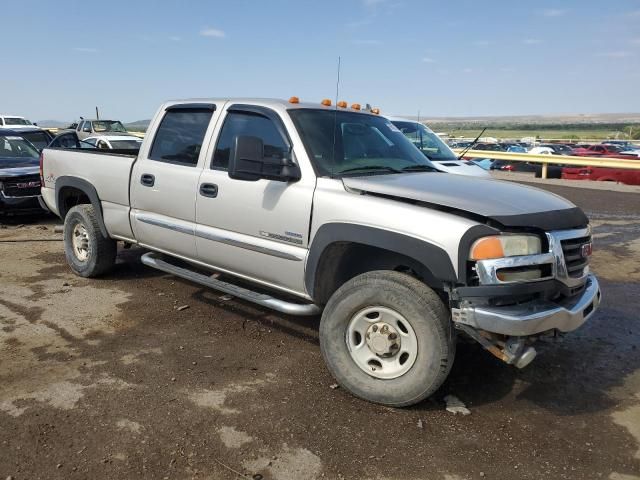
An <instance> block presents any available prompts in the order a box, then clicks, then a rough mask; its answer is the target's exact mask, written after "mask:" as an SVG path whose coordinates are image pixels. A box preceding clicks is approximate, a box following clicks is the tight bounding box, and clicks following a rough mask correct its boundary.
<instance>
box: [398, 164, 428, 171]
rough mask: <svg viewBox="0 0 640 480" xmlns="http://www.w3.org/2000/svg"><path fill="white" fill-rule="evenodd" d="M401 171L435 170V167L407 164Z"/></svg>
mask: <svg viewBox="0 0 640 480" xmlns="http://www.w3.org/2000/svg"><path fill="white" fill-rule="evenodd" d="M402 171H403V172H435V171H436V169H435V168H433V167H430V166H429V165H409V166H408V167H403V168H402Z"/></svg>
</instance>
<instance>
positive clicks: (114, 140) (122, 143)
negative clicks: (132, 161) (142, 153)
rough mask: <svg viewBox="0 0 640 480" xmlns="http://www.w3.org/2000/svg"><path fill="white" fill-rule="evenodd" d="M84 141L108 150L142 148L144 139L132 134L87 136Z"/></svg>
mask: <svg viewBox="0 0 640 480" xmlns="http://www.w3.org/2000/svg"><path fill="white" fill-rule="evenodd" d="M83 141H84V142H86V143H88V144H90V145H93V146H95V147H96V148H102V149H108V150H113V149H116V150H136V151H137V150H140V145H142V139H140V138H138V137H134V136H131V135H101V136H98V137H87V138H85V139H84V140H83Z"/></svg>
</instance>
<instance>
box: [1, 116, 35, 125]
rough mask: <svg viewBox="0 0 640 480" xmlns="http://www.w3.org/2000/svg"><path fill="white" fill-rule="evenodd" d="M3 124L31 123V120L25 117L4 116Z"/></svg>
mask: <svg viewBox="0 0 640 480" xmlns="http://www.w3.org/2000/svg"><path fill="white" fill-rule="evenodd" d="M4 124H5V125H31V122H30V121H29V120H27V119H24V118H20V117H4Z"/></svg>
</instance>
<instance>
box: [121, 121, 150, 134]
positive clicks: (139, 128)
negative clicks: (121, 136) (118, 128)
mask: <svg viewBox="0 0 640 480" xmlns="http://www.w3.org/2000/svg"><path fill="white" fill-rule="evenodd" d="M149 123H151V120H136V121H135V122H130V123H125V124H124V126H125V128H126V129H127V130H133V131H134V132H146V131H147V128H148V127H149Z"/></svg>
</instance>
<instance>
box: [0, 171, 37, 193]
mask: <svg viewBox="0 0 640 480" xmlns="http://www.w3.org/2000/svg"><path fill="white" fill-rule="evenodd" d="M2 194H3V195H4V196H5V197H14V198H16V197H18V198H19V197H36V196H38V195H40V176H39V175H37V174H36V175H23V176H21V177H13V178H9V179H7V180H3V181H2Z"/></svg>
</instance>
